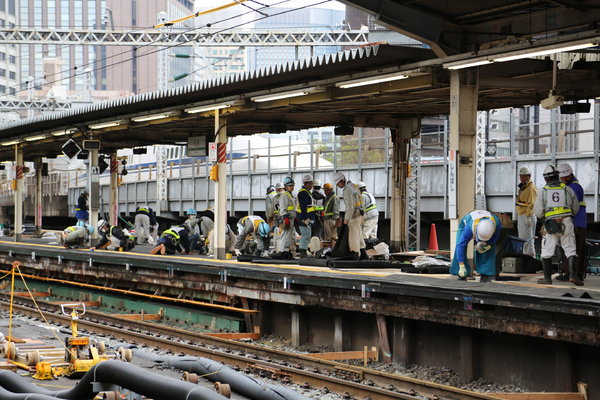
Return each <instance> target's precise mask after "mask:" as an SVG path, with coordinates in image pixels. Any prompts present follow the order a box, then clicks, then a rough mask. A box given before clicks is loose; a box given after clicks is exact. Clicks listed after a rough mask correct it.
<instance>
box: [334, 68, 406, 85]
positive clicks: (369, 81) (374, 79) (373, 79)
mask: <svg viewBox="0 0 600 400" xmlns="http://www.w3.org/2000/svg"><path fill="white" fill-rule="evenodd" d="M406 78H408V75H405V73H399V72H395V73H393V74H384V75H376V76H369V77H368V78H360V79H352V80H350V81H344V82H338V83H336V84H335V86H337V87H339V88H342V89H348V88H353V87H357V86H365V85H374V84H376V83H382V82H389V81H397V80H398V79H406Z"/></svg>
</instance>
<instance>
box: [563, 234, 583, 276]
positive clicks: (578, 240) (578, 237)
mask: <svg viewBox="0 0 600 400" xmlns="http://www.w3.org/2000/svg"><path fill="white" fill-rule="evenodd" d="M586 236H587V229H585V228H579V227H577V226H576V227H575V250H576V251H577V275H578V276H579V278H580V279H582V280H583V279H584V278H585V275H586V272H587V264H588V252H587V245H586V242H585V238H586ZM561 265H562V268H561V269H562V271H563V272H564V273H568V272H569V261H568V259H567V257H565V256H564V255H563V257H562V264H561Z"/></svg>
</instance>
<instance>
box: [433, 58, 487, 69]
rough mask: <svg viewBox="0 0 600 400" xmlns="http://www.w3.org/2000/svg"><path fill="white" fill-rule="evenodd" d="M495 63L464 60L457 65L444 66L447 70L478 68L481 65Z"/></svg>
mask: <svg viewBox="0 0 600 400" xmlns="http://www.w3.org/2000/svg"><path fill="white" fill-rule="evenodd" d="M492 62H493V61H491V60H479V61H469V60H464V61H461V62H457V63H450V64H444V68H446V69H463V68H470V67H477V66H479V65H485V64H491V63H492Z"/></svg>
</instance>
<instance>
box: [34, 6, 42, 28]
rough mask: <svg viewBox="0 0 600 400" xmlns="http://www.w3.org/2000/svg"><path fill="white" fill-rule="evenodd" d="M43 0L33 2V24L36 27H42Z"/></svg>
mask: <svg viewBox="0 0 600 400" xmlns="http://www.w3.org/2000/svg"><path fill="white" fill-rule="evenodd" d="M42 16H43V13H42V0H35V1H34V2H33V26H34V27H36V28H41V27H42Z"/></svg>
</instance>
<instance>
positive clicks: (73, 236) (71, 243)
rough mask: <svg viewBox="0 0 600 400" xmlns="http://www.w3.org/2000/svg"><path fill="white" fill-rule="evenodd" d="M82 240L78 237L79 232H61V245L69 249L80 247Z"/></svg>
mask: <svg viewBox="0 0 600 400" xmlns="http://www.w3.org/2000/svg"><path fill="white" fill-rule="evenodd" d="M83 242H84V239H83V238H82V237H81V236H80V235H79V232H77V231H75V232H66V231H65V232H63V243H64V244H65V245H66V246H68V247H70V248H72V249H73V248H77V247H79V246H82V245H83Z"/></svg>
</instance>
